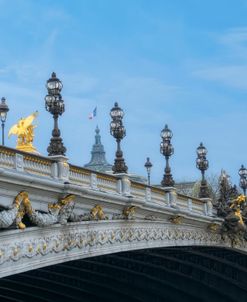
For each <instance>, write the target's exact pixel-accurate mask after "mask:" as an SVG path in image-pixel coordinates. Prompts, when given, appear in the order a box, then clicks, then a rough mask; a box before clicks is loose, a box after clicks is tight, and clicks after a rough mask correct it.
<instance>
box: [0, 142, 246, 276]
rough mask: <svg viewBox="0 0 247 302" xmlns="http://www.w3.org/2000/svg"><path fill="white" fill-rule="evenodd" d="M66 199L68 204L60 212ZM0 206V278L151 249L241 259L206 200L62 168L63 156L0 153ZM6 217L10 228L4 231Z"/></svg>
mask: <svg viewBox="0 0 247 302" xmlns="http://www.w3.org/2000/svg"><path fill="white" fill-rule="evenodd" d="M20 192H25V194H24V195H25V196H26V200H27V201H26V202H25V196H23V195H21V197H20V195H19V197H18V194H22V193H20ZM16 196H17V197H18V198H19V203H18V205H16V200H17V199H18V198H16ZM66 196H72V198H69V197H68V203H67V204H66V203H65V202H64V204H63V201H64V200H66ZM63 198H64V199H63ZM70 199H71V200H70ZM0 200H1V202H0V204H1V207H2V211H1V212H0V215H2V216H1V220H0V223H1V228H2V230H1V236H0V267H1V270H0V276H1V277H4V276H8V275H10V274H18V273H21V272H24V271H28V270H33V269H37V268H42V267H45V266H50V265H53V264H58V263H63V262H66V261H70V260H76V259H82V258H89V257H93V256H98V255H105V254H112V253H117V252H124V251H131V250H140V249H150V248H157V247H159V248H161V247H174V246H176V247H181V246H210V247H227V248H234V249H235V250H239V251H243V252H246V251H247V243H246V241H245V240H244V239H242V240H238V241H237V242H236V241H234V242H233V240H231V238H230V237H228V236H222V234H221V233H220V232H219V229H220V226H221V224H222V221H223V220H222V218H219V217H217V215H216V214H215V212H214V209H213V207H212V203H211V200H210V199H209V198H206V199H197V198H192V197H189V196H185V195H182V194H178V193H176V190H175V189H174V188H173V187H165V188H157V187H153V186H148V185H146V184H143V183H138V182H135V181H131V180H130V179H129V177H128V174H117V175H116V174H115V175H109V174H104V173H99V172H93V171H90V170H87V169H85V168H81V167H78V166H75V165H73V164H71V163H69V162H68V159H67V158H66V157H64V156H53V157H43V156H39V155H34V154H30V153H25V152H21V151H18V150H16V149H11V148H7V147H1V148H0ZM23 200H24V202H23ZM59 200H60V201H59ZM61 200H62V201H61ZM13 202H15V204H14V205H13ZM22 202H23V203H22ZM59 203H60V205H59ZM49 204H50V206H49ZM51 205H53V207H52V206H51ZM54 208H55V210H54ZM30 209H31V211H30ZM57 209H58V211H57ZM62 209H63V211H62ZM13 210H14V211H15V214H14V216H13ZM53 211H54V212H53ZM30 212H31V213H30ZM48 213H50V214H48ZM57 213H60V215H58V214H57ZM61 213H62V214H61ZM8 215H9V216H10V217H8ZM11 215H12V216H11ZM62 216H63V219H62V218H61V217H62ZM6 217H7V218H8V219H10V220H11V219H12V220H11V221H10V222H12V223H9V222H8V223H7V224H6V220H7V221H9V220H8V219H7V218H6ZM59 217H60V218H59ZM64 217H65V218H64ZM59 219H60V220H59ZM25 221H26V222H25ZM17 222H18V223H17ZM4 223H5V224H4Z"/></svg>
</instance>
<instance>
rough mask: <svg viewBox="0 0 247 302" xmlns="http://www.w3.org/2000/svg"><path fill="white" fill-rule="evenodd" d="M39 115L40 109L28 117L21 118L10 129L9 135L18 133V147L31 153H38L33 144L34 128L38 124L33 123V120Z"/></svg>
mask: <svg viewBox="0 0 247 302" xmlns="http://www.w3.org/2000/svg"><path fill="white" fill-rule="evenodd" d="M37 116H38V111H36V112H34V113H32V114H31V115H29V116H28V117H26V118H21V119H20V120H19V121H18V123H17V124H15V125H14V126H12V127H11V128H10V130H9V135H8V136H9V137H10V136H11V135H17V144H16V149H18V150H21V151H26V152H31V153H38V152H37V150H36V148H35V147H34V146H33V139H34V128H36V127H37V126H36V125H32V122H33V121H34V119H35V118H37Z"/></svg>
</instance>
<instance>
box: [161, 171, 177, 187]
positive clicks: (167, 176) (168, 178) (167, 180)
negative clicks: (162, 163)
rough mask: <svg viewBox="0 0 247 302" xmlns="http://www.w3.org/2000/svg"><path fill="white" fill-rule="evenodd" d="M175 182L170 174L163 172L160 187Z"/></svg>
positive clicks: (169, 185)
mask: <svg viewBox="0 0 247 302" xmlns="http://www.w3.org/2000/svg"><path fill="white" fill-rule="evenodd" d="M174 184H175V181H174V180H173V178H172V175H171V174H165V175H164V177H163V179H162V181H161V186H162V187H173V186H174Z"/></svg>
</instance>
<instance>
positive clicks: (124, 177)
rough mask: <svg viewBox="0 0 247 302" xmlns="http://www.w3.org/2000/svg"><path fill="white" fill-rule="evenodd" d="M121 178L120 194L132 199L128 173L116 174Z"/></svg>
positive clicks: (119, 182)
mask: <svg viewBox="0 0 247 302" xmlns="http://www.w3.org/2000/svg"><path fill="white" fill-rule="evenodd" d="M115 175H116V176H117V177H119V181H118V192H119V193H120V194H122V195H123V196H126V197H131V196H132V195H131V192H130V190H131V181H130V180H129V175H128V174H126V173H119V174H115Z"/></svg>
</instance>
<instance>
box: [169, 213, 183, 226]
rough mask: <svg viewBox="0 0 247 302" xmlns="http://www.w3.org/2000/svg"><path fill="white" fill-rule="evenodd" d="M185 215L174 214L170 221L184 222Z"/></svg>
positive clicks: (175, 222)
mask: <svg viewBox="0 0 247 302" xmlns="http://www.w3.org/2000/svg"><path fill="white" fill-rule="evenodd" d="M182 220H183V217H182V216H180V215H176V216H172V217H170V218H169V221H170V222H171V223H174V224H180V223H182Z"/></svg>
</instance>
